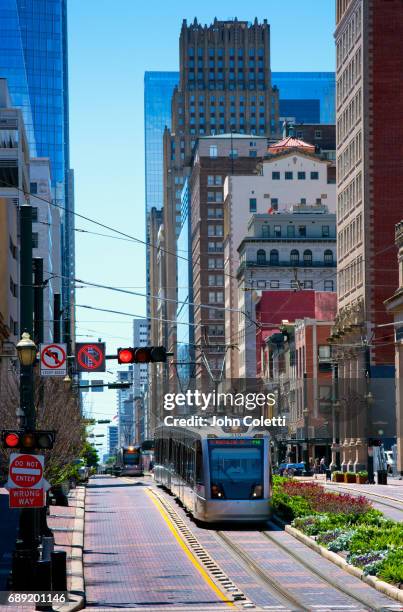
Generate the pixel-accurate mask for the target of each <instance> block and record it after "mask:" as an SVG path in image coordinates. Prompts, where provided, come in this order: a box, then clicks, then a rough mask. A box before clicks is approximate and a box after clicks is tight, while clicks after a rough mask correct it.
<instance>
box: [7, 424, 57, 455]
mask: <svg viewBox="0 0 403 612" xmlns="http://www.w3.org/2000/svg"><path fill="white" fill-rule="evenodd" d="M55 438H56V432H54V431H48V430H46V431H45V430H35V431H24V430H19V429H4V430H3V431H2V432H1V442H2V445H3V448H11V449H15V450H24V451H28V450H37V449H39V450H50V449H52V448H53V444H54V442H55Z"/></svg>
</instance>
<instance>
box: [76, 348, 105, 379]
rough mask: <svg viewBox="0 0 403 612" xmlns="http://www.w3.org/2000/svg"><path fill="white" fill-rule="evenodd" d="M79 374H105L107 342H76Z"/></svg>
mask: <svg viewBox="0 0 403 612" xmlns="http://www.w3.org/2000/svg"><path fill="white" fill-rule="evenodd" d="M76 370H77V372H105V342H92V343H89V342H76Z"/></svg>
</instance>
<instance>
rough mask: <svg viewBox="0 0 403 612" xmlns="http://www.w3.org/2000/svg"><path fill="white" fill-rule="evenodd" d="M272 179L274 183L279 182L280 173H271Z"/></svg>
mask: <svg viewBox="0 0 403 612" xmlns="http://www.w3.org/2000/svg"><path fill="white" fill-rule="evenodd" d="M271 178H272V180H273V181H279V180H280V172H272V173H271Z"/></svg>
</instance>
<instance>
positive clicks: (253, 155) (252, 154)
mask: <svg viewBox="0 0 403 612" xmlns="http://www.w3.org/2000/svg"><path fill="white" fill-rule="evenodd" d="M249 157H257V151H253V150H252V151H249Z"/></svg>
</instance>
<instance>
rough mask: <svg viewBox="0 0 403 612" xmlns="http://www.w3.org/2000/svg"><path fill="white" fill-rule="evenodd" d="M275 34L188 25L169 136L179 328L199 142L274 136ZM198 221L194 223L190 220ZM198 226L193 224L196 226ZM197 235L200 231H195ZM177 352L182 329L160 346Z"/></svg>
mask: <svg viewBox="0 0 403 612" xmlns="http://www.w3.org/2000/svg"><path fill="white" fill-rule="evenodd" d="M270 61H271V55H270V26H269V24H268V23H267V20H266V19H265V20H264V21H263V23H258V20H257V19H255V20H254V22H253V23H248V22H247V21H238V20H237V19H234V20H233V21H218V20H217V19H215V20H214V22H213V23H212V24H211V25H204V26H203V25H201V24H200V23H198V21H197V20H196V19H195V20H194V21H193V22H192V23H191V24H188V23H187V21H186V20H184V21H183V23H182V28H181V33H180V39H179V84H178V87H176V88H175V90H174V94H173V97H172V120H171V129H170V130H169V129H166V130H165V133H164V175H163V180H164V212H163V215H164V220H163V224H164V238H165V249H166V253H165V261H166V273H165V281H166V288H165V292H164V296H165V297H166V298H167V301H166V302H165V313H164V314H165V315H166V316H165V318H166V319H167V320H169V321H172V320H175V317H176V304H175V300H176V299H177V290H176V283H177V269H176V257H175V252H176V239H177V237H178V235H179V231H180V226H181V195H182V187H183V184H184V181H185V178H186V176H189V174H190V170H191V160H192V152H193V151H194V147H195V144H196V141H197V138H198V136H204V135H211V136H214V135H222V134H225V133H229V132H237V133H241V134H253V135H261V136H275V134H276V133H277V130H278V90H277V89H274V88H272V82H271V71H270ZM191 216H192V215H191ZM192 223H193V220H192ZM192 230H193V227H192ZM161 341H162V343H163V344H165V345H166V346H167V347H169V350H175V348H176V327H175V326H174V325H171V326H170V327H169V330H168V337H167V338H162V339H161Z"/></svg>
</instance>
